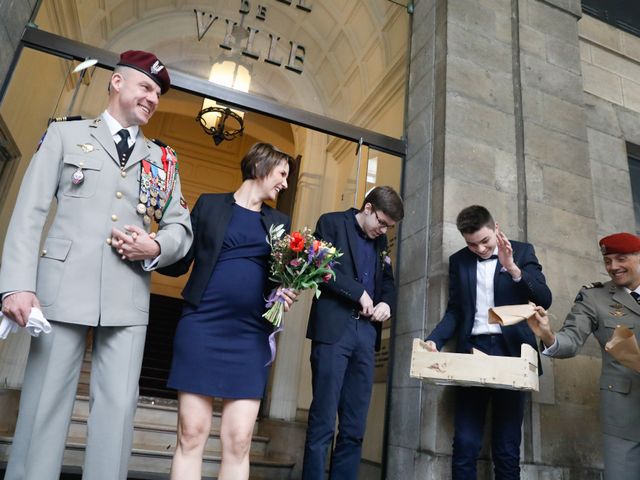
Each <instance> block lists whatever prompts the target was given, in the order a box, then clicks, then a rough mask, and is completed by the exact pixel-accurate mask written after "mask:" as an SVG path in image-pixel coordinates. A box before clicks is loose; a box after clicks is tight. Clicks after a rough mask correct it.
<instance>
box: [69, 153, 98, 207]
mask: <svg viewBox="0 0 640 480" xmlns="http://www.w3.org/2000/svg"><path fill="white" fill-rule="evenodd" d="M62 162H63V164H64V165H63V168H62V178H61V179H60V183H61V185H62V193H63V194H64V195H66V196H67V197H85V198H86V197H92V196H93V195H95V193H96V190H97V189H98V184H99V182H100V171H101V170H102V158H99V157H96V156H92V155H65V157H64V158H63V160H62Z"/></svg>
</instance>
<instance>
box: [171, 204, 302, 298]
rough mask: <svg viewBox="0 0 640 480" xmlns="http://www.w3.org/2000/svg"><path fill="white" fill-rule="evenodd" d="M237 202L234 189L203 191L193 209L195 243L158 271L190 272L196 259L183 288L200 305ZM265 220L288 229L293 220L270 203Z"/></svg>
mask: <svg viewBox="0 0 640 480" xmlns="http://www.w3.org/2000/svg"><path fill="white" fill-rule="evenodd" d="M234 203H235V200H234V198H233V193H206V194H203V195H200V197H199V198H198V200H197V201H196V204H195V206H194V207H193V210H192V211H191V225H192V226H193V244H192V245H191V248H190V249H189V252H187V255H186V256H185V257H184V258H183V259H182V260H180V261H178V262H176V263H174V264H173V265H169V266H168V267H164V268H161V269H158V272H159V273H161V274H163V275H169V276H172V277H179V276H180V275H184V274H185V273H187V271H189V267H190V266H191V262H194V265H193V271H192V272H191V276H190V277H189V280H188V281H187V284H186V285H185V287H184V290H183V291H182V297H183V298H184V299H185V301H186V302H188V303H190V304H191V305H193V306H198V304H199V303H200V299H201V298H202V294H203V293H204V291H205V289H206V288H207V283H208V282H209V279H210V278H211V274H212V273H213V269H214V267H215V265H216V262H217V260H218V256H219V255H220V250H221V249H222V242H223V240H224V236H225V233H226V232H227V227H228V226H229V221H230V220H231V214H232V213H233V204H234ZM262 223H263V225H264V226H265V228H266V230H267V231H269V227H270V226H271V225H280V224H283V225H284V226H285V229H286V231H289V228H290V225H291V220H290V219H289V217H288V216H287V215H285V214H284V213H282V212H279V211H278V210H275V209H273V208H271V207H270V206H268V205H263V206H262ZM265 242H266V238H265Z"/></svg>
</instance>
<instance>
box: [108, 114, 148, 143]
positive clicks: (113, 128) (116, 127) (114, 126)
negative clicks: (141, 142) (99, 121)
mask: <svg viewBox="0 0 640 480" xmlns="http://www.w3.org/2000/svg"><path fill="white" fill-rule="evenodd" d="M102 118H103V120H104V123H106V124H107V128H109V133H111V136H112V137H113V141H114V142H115V143H118V142H119V141H120V140H121V138H120V134H119V133H118V132H119V131H120V130H122V129H123V128H124V127H123V126H122V125H120V122H118V121H117V120H116V119H115V118H113V116H112V115H111V114H110V113H109V112H108V111H107V110H105V111H104V112H102ZM126 130H129V140H128V142H127V144H128V145H129V148H131V147H132V146H133V144H134V143H136V137H137V136H138V130H140V127H139V126H138V125H131V126H130V127H127V128H126Z"/></svg>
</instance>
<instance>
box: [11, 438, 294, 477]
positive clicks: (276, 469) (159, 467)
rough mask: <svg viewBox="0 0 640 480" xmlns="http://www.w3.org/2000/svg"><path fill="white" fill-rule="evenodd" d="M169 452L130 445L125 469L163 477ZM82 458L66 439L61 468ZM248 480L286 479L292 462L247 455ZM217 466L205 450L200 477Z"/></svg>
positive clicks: (74, 444) (80, 451)
mask: <svg viewBox="0 0 640 480" xmlns="http://www.w3.org/2000/svg"><path fill="white" fill-rule="evenodd" d="M10 445H11V437H3V436H0V462H6V461H7V459H8V454H9V448H10ZM172 455H173V452H167V451H160V450H147V449H140V448H134V449H133V451H132V454H131V460H130V461H129V472H135V478H137V479H149V480H151V479H154V480H155V479H158V478H167V476H168V474H169V471H170V468H171V458H172ZM83 461H84V444H82V443H78V442H72V441H69V442H67V447H66V449H65V452H64V459H63V464H64V466H65V468H67V469H69V468H73V469H75V468H80V467H81V466H82V463H83ZM250 462H251V479H252V480H289V479H290V478H291V471H292V469H293V467H294V465H295V464H294V462H292V461H291V460H290V459H287V458H265V457H263V456H260V455H258V456H255V455H253V456H251V457H250ZM219 468H220V455H219V454H215V453H214V454H212V453H206V454H205V455H204V458H203V465H202V475H203V478H216V477H217V474H218V470H219Z"/></svg>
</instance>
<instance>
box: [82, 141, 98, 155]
mask: <svg viewBox="0 0 640 480" xmlns="http://www.w3.org/2000/svg"><path fill="white" fill-rule="evenodd" d="M78 146H79V147H80V148H81V149H82V151H83V153H91V152H93V151H94V150H95V149H96V147H94V146H93V145H91V144H90V143H79V144H78Z"/></svg>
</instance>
